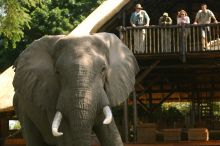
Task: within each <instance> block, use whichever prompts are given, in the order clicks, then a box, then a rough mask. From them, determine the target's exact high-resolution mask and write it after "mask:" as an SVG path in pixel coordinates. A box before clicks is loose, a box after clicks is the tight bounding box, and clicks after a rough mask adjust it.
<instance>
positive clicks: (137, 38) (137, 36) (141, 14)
mask: <svg viewBox="0 0 220 146" xmlns="http://www.w3.org/2000/svg"><path fill="white" fill-rule="evenodd" d="M149 23H150V18H149V16H148V14H147V12H146V11H145V10H143V7H142V6H141V5H140V4H136V6H135V11H134V12H133V13H132V14H131V18H130V24H131V26H132V27H138V26H149ZM144 44H145V30H144V29H141V30H134V52H135V53H144V51H145V45H144Z"/></svg>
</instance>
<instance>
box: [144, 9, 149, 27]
mask: <svg viewBox="0 0 220 146" xmlns="http://www.w3.org/2000/svg"><path fill="white" fill-rule="evenodd" d="M144 17H145V19H146V24H145V25H144V26H149V24H150V17H149V16H148V14H147V12H146V11H144Z"/></svg>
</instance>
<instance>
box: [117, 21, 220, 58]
mask: <svg viewBox="0 0 220 146" xmlns="http://www.w3.org/2000/svg"><path fill="white" fill-rule="evenodd" d="M202 29H204V32H205V36H206V39H202ZM120 34H121V39H122V40H123V41H124V43H125V44H126V45H127V46H128V47H129V48H130V49H131V50H132V51H133V53H134V54H145V55H157V54H164V53H168V54H179V53H180V54H182V55H184V54H187V53H193V52H210V51H220V23H215V24H204V25H193V24H188V25H170V26H148V27H135V28H134V27H121V29H120ZM140 50H141V51H140Z"/></svg>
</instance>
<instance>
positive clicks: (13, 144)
mask: <svg viewBox="0 0 220 146" xmlns="http://www.w3.org/2000/svg"><path fill="white" fill-rule="evenodd" d="M5 146H25V141H24V140H23V139H10V140H7V141H6V142H5ZM92 146H100V145H92ZM125 146H220V140H215V141H214V140H211V141H180V142H166V143H152V144H125Z"/></svg>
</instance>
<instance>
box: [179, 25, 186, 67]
mask: <svg viewBox="0 0 220 146" xmlns="http://www.w3.org/2000/svg"><path fill="white" fill-rule="evenodd" d="M180 30H181V31H180V32H181V33H180V38H179V40H180V57H181V61H182V62H183V63H185V62H186V41H187V40H186V39H187V36H186V35H187V34H186V27H185V25H182V26H181V28H180Z"/></svg>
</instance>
